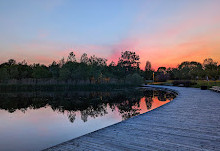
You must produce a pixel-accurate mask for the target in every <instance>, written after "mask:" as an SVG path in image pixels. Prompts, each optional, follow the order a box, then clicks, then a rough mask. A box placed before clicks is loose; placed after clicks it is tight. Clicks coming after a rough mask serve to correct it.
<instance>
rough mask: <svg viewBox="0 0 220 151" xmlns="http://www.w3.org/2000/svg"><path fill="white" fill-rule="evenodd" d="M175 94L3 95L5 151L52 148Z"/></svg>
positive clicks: (1, 142) (0, 129)
mask: <svg viewBox="0 0 220 151" xmlns="http://www.w3.org/2000/svg"><path fill="white" fill-rule="evenodd" d="M174 97H175V95H174V94H172V93H170V92H169V93H168V92H164V91H156V90H144V91H137V92H79V93H78V92H74V93H73V92H67V93H62V94H57V93H44V94H39V93H31V94H30V93H25V94H20V93H19V94H14V93H13V94H11V93H7V94H0V121H1V124H0V134H1V135H0V146H1V150H5V151H7V150H41V149H44V148H48V147H50V146H53V145H56V144H59V143H62V142H64V141H67V140H70V139H73V138H76V137H79V136H82V135H84V134H87V133H89V132H92V131H95V130H98V129H101V128H103V127H106V126H109V125H112V124H115V123H118V122H120V121H122V120H125V119H128V118H130V117H132V116H136V115H139V114H142V113H145V112H147V111H150V110H153V109H155V108H157V107H159V106H161V105H163V104H166V103H168V102H170V101H171V100H172V99H173V98H174ZM11 144H13V145H11Z"/></svg>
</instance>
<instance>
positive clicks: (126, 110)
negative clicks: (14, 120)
mask: <svg viewBox="0 0 220 151" xmlns="http://www.w3.org/2000/svg"><path fill="white" fill-rule="evenodd" d="M143 97H144V98H145V102H146V105H147V108H148V110H150V109H151V106H152V102H153V98H155V97H157V98H158V99H159V100H160V101H166V100H172V99H173V98H174V97H175V95H174V94H173V93H171V92H165V91H160V90H145V89H143V90H142V91H117V92H88V91H87V92H82V91H79V92H76V91H75V92H72V91H71V92H58V93H57V92H56V93H53V92H50V93H46V92H40V93H39V92H28V93H0V109H1V110H7V111H8V112H10V113H13V112H15V111H16V110H20V111H22V112H23V113H25V112H26V111H27V110H28V109H39V108H42V107H46V106H49V107H51V108H52V109H53V111H55V112H58V113H62V114H64V113H67V116H68V118H69V120H70V122H74V120H75V116H76V112H80V114H81V119H82V120H83V121H84V122H86V121H87V119H88V117H93V118H96V117H99V116H104V115H105V114H108V112H107V106H109V107H110V108H111V109H112V111H113V110H115V108H117V109H118V112H119V113H120V114H121V116H122V119H127V118H129V117H132V116H135V115H138V114H140V109H138V107H139V106H140V104H139V103H140V99H141V98H143Z"/></svg>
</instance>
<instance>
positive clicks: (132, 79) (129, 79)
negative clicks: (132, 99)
mask: <svg viewBox="0 0 220 151" xmlns="http://www.w3.org/2000/svg"><path fill="white" fill-rule="evenodd" d="M143 82H144V80H143V78H142V77H141V76H140V75H139V74H138V73H134V74H129V75H127V76H126V83H129V84H132V85H140V84H142V83H143Z"/></svg>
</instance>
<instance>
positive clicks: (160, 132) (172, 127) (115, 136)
mask: <svg viewBox="0 0 220 151" xmlns="http://www.w3.org/2000/svg"><path fill="white" fill-rule="evenodd" d="M153 87H157V88H162V89H163V88H166V89H173V90H175V91H177V92H178V96H177V98H175V99H174V100H173V101H171V102H170V103H168V104H166V105H164V106H161V107H159V108H157V109H155V110H153V111H150V112H147V113H144V114H142V115H139V116H136V117H133V118H130V119H128V120H126V121H123V122H120V123H117V124H114V125H112V126H108V127H106V128H103V129H100V130H98V131H95V132H92V133H89V134H86V135H84V136H81V137H78V138H76V139H73V140H70V141H67V142H65V143H62V144H59V145H56V146H54V147H51V148H49V149H46V150H47V151H59V150H62V151H70V150H103V151H106V150H109V151H114V150H132V151H133V150H220V112H219V111H220V93H216V92H213V91H210V90H205V91H204V90H200V89H195V88H183V87H169V86H153Z"/></svg>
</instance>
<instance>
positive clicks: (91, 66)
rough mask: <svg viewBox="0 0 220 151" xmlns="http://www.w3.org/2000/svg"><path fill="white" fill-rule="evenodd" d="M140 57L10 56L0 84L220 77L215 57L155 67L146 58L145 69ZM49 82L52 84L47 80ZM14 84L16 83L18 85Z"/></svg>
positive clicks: (1, 69) (2, 67) (0, 72)
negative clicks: (38, 59)
mask: <svg viewBox="0 0 220 151" xmlns="http://www.w3.org/2000/svg"><path fill="white" fill-rule="evenodd" d="M139 60H140V57H139V55H137V54H136V53H135V52H134V51H124V52H121V56H120V57H119V59H118V62H117V63H115V62H111V63H110V64H108V65H107V59H105V58H101V57H97V56H95V55H92V56H90V57H89V56H88V55H87V54H86V53H84V54H83V55H82V56H81V57H80V59H79V61H77V59H76V56H75V54H74V53H73V52H70V53H69V55H68V56H67V58H66V59H65V58H62V59H61V60H59V61H58V62H56V61H53V62H52V63H51V64H50V65H48V66H46V65H44V64H30V65H28V64H27V62H26V61H25V60H24V61H22V62H18V63H17V62H16V60H14V59H9V60H8V61H7V62H5V63H2V64H0V83H9V82H10V81H16V82H17V83H20V84H43V83H46V84H58V83H59V84H60V83H61V84H99V83H117V84H119V83H120V84H122V83H129V84H141V83H143V80H144V79H145V80H153V77H154V80H155V81H166V80H200V79H203V80H218V79H219V77H220V65H218V63H217V62H215V61H214V60H213V59H211V58H208V59H205V60H204V62H203V63H199V62H195V61H191V62H190V61H184V62H182V63H181V64H179V65H178V66H177V67H176V68H166V67H159V68H158V69H157V70H154V69H152V65H151V62H149V61H147V62H146V66H145V69H144V70H141V69H140V67H139V66H140V61H139ZM48 81H49V83H47V82H48ZM17 83H15V84H17Z"/></svg>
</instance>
